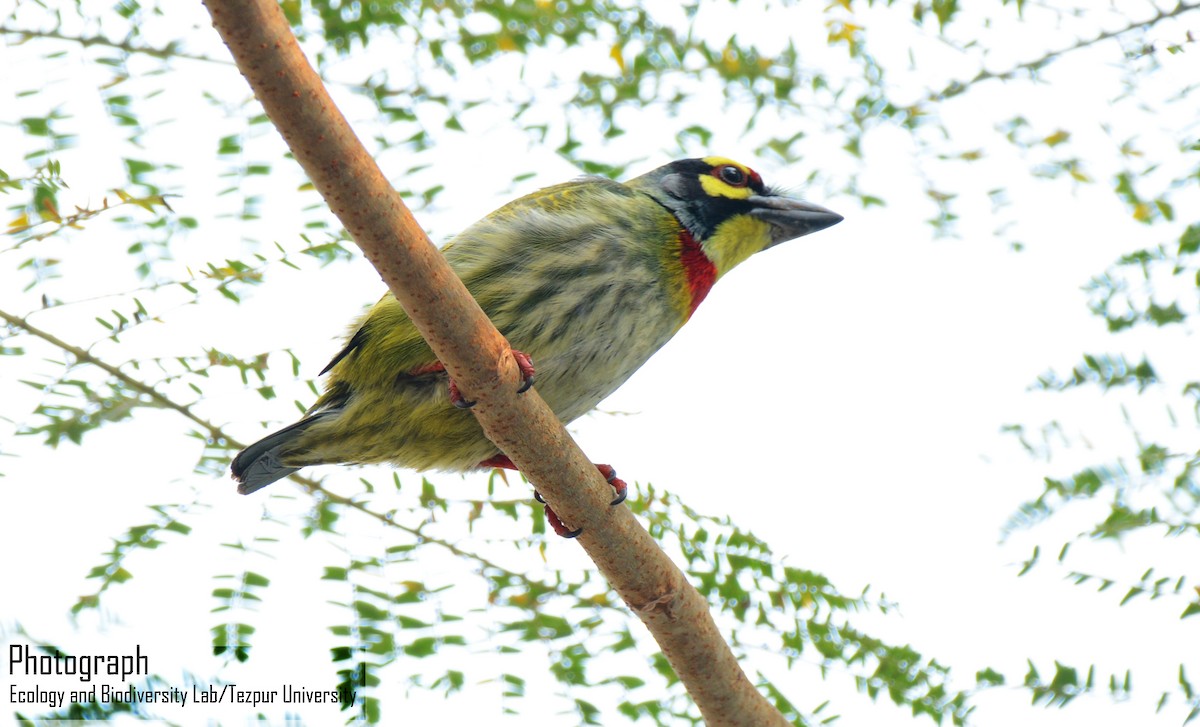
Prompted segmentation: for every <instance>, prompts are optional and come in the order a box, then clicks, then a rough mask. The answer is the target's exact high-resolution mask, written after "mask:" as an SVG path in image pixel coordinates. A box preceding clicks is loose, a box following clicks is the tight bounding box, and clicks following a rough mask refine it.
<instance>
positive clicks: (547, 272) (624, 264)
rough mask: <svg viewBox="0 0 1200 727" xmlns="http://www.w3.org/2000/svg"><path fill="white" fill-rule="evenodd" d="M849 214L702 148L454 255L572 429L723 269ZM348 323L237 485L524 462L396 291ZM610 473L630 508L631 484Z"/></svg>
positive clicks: (475, 236)
mask: <svg viewBox="0 0 1200 727" xmlns="http://www.w3.org/2000/svg"><path fill="white" fill-rule="evenodd" d="M841 220H842V218H841V216H840V215H838V214H836V213H834V212H831V211H829V210H827V209H825V208H824V207H820V206H818V205H815V204H809V203H806V202H801V201H799V200H796V199H792V198H789V197H786V196H783V195H781V194H780V193H778V192H776V191H774V190H772V189H771V188H769V187H767V186H766V185H765V184H763V181H762V178H761V177H760V176H759V175H758V174H757V173H756V172H755V171H754V170H752V169H750V168H749V167H746V166H744V165H742V164H739V163H737V162H735V161H732V160H730V159H726V158H724V157H705V158H703V159H683V160H679V161H675V162H671V163H670V164H667V165H666V166H663V167H659V168H658V169H655V170H654V171H651V172H649V173H647V174H643V175H642V176H640V177H636V178H634V179H631V180H630V181H628V182H624V183H620V182H614V181H611V180H608V179H602V178H584V179H579V180H576V181H572V182H567V183H565V184H559V185H556V186H553V187H548V188H546V189H543V190H541V191H538V192H535V193H533V194H530V195H528V196H525V197H522V198H520V199H518V200H516V201H514V202H510V203H508V204H507V205H505V206H503V207H501V208H500V209H499V210H497V211H495V212H493V213H492V214H490V215H488V216H487V217H485V218H483V219H482V220H480V221H478V222H476V223H475V224H473V225H471V226H470V227H468V228H467V229H466V230H464V231H463V232H462V233H460V234H459V235H458V236H456V237H455V238H454V239H453V240H451V241H450V242H449V243H447V244H446V245H445V246H444V247H443V248H442V252H443V253H444V254H445V256H446V259H447V261H448V262H449V263H450V267H451V268H453V270H454V272H455V273H456V274H457V275H458V276H459V277H460V278H461V279H462V281H463V283H464V284H466V287H467V290H469V291H470V292H471V295H473V296H474V297H475V300H477V301H478V302H479V305H480V306H481V307H482V308H483V310H484V312H485V313H487V315H488V317H489V318H491V320H492V322H493V323H494V324H495V325H496V328H497V329H499V331H500V333H501V334H503V335H504V336H505V338H507V339H508V341H509V343H510V344H511V346H512V348H513V350H514V352H515V354H514V355H515V356H516V358H517V361H518V364H519V365H520V368H521V371H522V373H523V375H524V376H525V387H523V389H524V388H528V386H530V385H531V384H532V383H533V380H534V378H533V376H534V362H536V366H537V388H538V392H539V393H540V394H541V396H542V398H543V399H545V401H546V403H547V404H549V406H550V408H551V409H552V410H553V411H554V413H555V414H556V415H557V416H558V418H559V419H560V420H561V421H562V422H563V423H567V422H570V421H572V420H574V419H576V418H578V417H580V416H582V415H583V414H585V413H587V412H588V411H590V410H592V409H593V408H595V407H596V405H597V404H599V403H600V401H601V400H602V399H604V398H605V397H607V396H608V395H609V394H611V393H613V392H614V391H616V389H617V388H618V387H619V386H621V384H623V383H625V381H626V380H627V379H628V378H629V377H630V376H632V375H633V372H635V371H637V370H638V369H639V368H640V367H641V366H642V364H644V363H646V361H647V360H648V359H649V358H650V356H652V355H653V354H654V353H655V352H656V351H658V349H660V348H662V346H663V344H665V343H666V342H667V341H669V340H670V339H671V337H672V336H674V335H675V332H676V331H678V330H679V329H680V328H681V327H682V326H683V324H684V323H686V322H687V321H688V319H689V318H691V316H692V314H693V313H695V311H696V307H697V306H699V305H700V303H701V301H703V300H704V297H705V296H706V295H707V294H708V291H709V289H710V288H711V287H712V285H713V283H715V282H716V281H717V279H718V278H720V277H721V276H723V275H725V274H726V273H728V272H729V271H730V270H732V269H733V268H734V267H735V266H737V265H738V264H739V263H741V262H742V261H744V260H745V259H746V258H748V257H750V256H751V255H753V254H754V253H757V252H761V251H762V250H766V249H767V248H770V247H774V246H775V245H778V244H779V243H781V242H785V241H787V240H791V239H793V238H797V237H801V236H803V235H807V234H809V233H812V232H817V231H819V230H823V229H825V228H826V227H830V226H831V225H835V224H837V223H838V222H840V221H841ZM351 330H352V335H350V337H349V340H348V341H347V342H346V345H345V347H344V348H342V350H341V351H340V352H338V354H337V355H336V356H334V358H333V360H332V361H330V363H329V365H328V366H326V367H325V369H324V370H323V371H322V372H321V373H322V374H325V373H328V374H329V378H328V379H327V380H326V382H325V391H324V393H323V394H322V395H321V397H320V398H319V399H317V401H316V403H315V404H313V406H312V408H311V409H309V410H308V411H307V412H305V415H304V418H302V419H301V420H300V421H298V422H296V423H294V424H292V425H290V426H287V427H285V428H283V429H281V430H279V431H277V432H275V433H273V434H270V435H268V436H267V437H265V438H263V439H262V440H260V441H258V442H256V443H254V444H252V445H250V446H249V447H247V448H246V449H244V450H243V451H242V452H240V453H239V454H238V455H237V456H236V457H235V458H234V460H233V463H232V472H233V477H234V479H235V480H237V481H238V482H239V483H240V484H239V486H238V492H240V493H242V494H249V493H251V492H255V491H257V490H260V489H262V488H263V487H266V486H267V485H269V484H271V483H272V482H274V481H275V480H278V479H280V478H282V477H286V476H287V475H289V474H291V473H293V472H295V471H297V470H299V469H300V468H302V467H307V466H310V465H318V464H334V463H347V464H367V463H373V462H391V463H393V464H395V465H397V466H401V467H409V468H412V469H415V470H447V471H465V470H470V469H475V468H479V467H508V468H514V467H513V465H512V462H511V461H509V460H508V458H507V457H505V456H504V455H503V453H501V452H500V451H499V450H498V449H497V448H496V445H494V444H492V442H491V441H490V440H488V438H487V437H485V436H484V434H483V430H482V429H481V428H480V426H479V424H478V423H477V421H476V419H475V417H474V416H473V415H472V414H471V413H470V412H468V411H464V408H465V407H468V406H469V405H470V402H465V401H463V399H462V397H461V396H460V395H459V394H458V391H457V388H456V387H455V386H454V382H453V381H451V380H450V379H449V377H448V375H447V374H446V371H445V369H444V368H443V367H442V366H441V364H440V363H439V362H438V360H437V358H436V357H435V356H434V354H433V351H432V350H431V349H430V348H429V346H428V344H426V343H425V341H424V339H422V338H421V335H420V334H419V333H418V332H417V329H416V327H415V326H413V323H412V321H411V320H410V319H409V317H408V315H407V314H406V313H405V312H404V309H403V308H401V306H400V304H399V303H398V302H397V301H396V299H395V298H394V297H393V296H392V294H391V293H390V292H389V293H386V294H384V296H383V298H381V299H380V300H379V302H378V303H376V304H375V305H374V307H372V308H371V309H370V310H369V311H368V312H367V313H366V314H365V315H364V316H363V317H362V318H361V319H360V320H359V321H358V322H357V323H356V324H355V325H354V326H353V327H352V329H351ZM523 389H522V390H523ZM598 467H599V468H600V469H601V472H602V473H604V474H605V476H606V477H607V478H608V480H609V482H610V483H611V484H612V485H613V486H614V487H615V488H616V489H617V491H618V497H617V499H616V500H615V501H614V503H617V502H620V501H621V500H622V499H624V488H625V485H624V482H622V481H621V480H618V479H616V475H615V472H614V471H613V470H612V468H611V467H608V466H606V465H598ZM514 469H515V468H514ZM539 499H540V498H539ZM547 517H548V518H550V522H551V524H552V525H553V526H554V528H555V530H556V531H558V532H559V534H562V535H572V534H577V533H572V532H571V531H567V530H566V529H565V528H564V527H562V523H561V522H559V521H558V519H557V517H555V516H554V515H553V513H552V512H551V511H550V510H549V508H547Z"/></svg>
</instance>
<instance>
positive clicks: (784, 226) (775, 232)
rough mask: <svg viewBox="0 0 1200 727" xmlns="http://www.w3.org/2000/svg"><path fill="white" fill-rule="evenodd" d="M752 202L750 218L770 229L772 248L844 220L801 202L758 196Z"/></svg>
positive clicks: (815, 206) (784, 198)
mask: <svg viewBox="0 0 1200 727" xmlns="http://www.w3.org/2000/svg"><path fill="white" fill-rule="evenodd" d="M749 202H750V204H752V205H753V208H752V209H751V210H750V215H751V216H752V217H757V218H758V219H760V220H762V221H763V222H766V223H767V224H769V225H770V226H771V247H774V246H775V245H778V244H779V243H781V242H787V241H788V240H794V239H796V238H797V237H803V236H805V235H809V234H812V233H814V232H820V231H821V230H824V229H825V228H826V227H833V226H834V225H836V224H837V223H839V222H841V221H842V216H841V215H839V214H838V213H837V212H831V211H829V210H827V209H825V208H824V207H822V206H821V205H819V204H811V203H809V202H801V201H800V200H798V199H789V198H788V197H775V196H769V197H768V196H762V195H755V196H753V197H751V198H750V200H749Z"/></svg>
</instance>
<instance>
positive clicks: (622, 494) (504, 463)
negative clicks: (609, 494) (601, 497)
mask: <svg viewBox="0 0 1200 727" xmlns="http://www.w3.org/2000/svg"><path fill="white" fill-rule="evenodd" d="M479 466H480V467H483V468H490V467H500V468H503V469H509V470H515V469H517V466H516V465H515V464H513V461H512V460H511V459H509V458H508V455H505V454H498V455H496V456H495V457H490V458H488V459H485V460H484V461H482V462H480V463H479ZM596 469H598V470H600V474H602V475H604V479H605V480H606V481H607V482H608V484H610V485H612V488H613V489H614V490H616V492H617V496H616V498H615V499H614V500H613V501H612V502H610V503H608V504H609V507H615V506H617V505H620V504H621V503H622V502H625V498H626V496H628V494H629V486H628V485H626V484H625V480H622V479H621V478H619V477H617V471H616V469H614V468H613V467H612V465H607V464H598V465H596ZM533 498H534V499H535V500H537V501H538V502H540V503H542V505H544V506H545V507H544V509H545V511H546V522H548V523H550V527H551V528H553V530H554V532H555V533H556V534H558V535H560V536H562V537H564V538H574V537H578V535H579V534H580V533H582V532H583V528H577V529H575V530H571V529H570V528H568V527H567V526H566V525H564V524H563V521H562V519H561V518H559V517H558V513H556V512H554V510H552V509H551V508H550V506H549V505H547V504H546V501H545V500H544V499H543V498H542V494H541V493H540V492H538V491H537V490H534V491H533Z"/></svg>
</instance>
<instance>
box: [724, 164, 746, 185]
mask: <svg viewBox="0 0 1200 727" xmlns="http://www.w3.org/2000/svg"><path fill="white" fill-rule="evenodd" d="M717 173H718V174H719V175H720V178H721V181H722V182H725V183H726V184H728V185H729V186H731V187H745V186H746V182H747V179H746V173H745V172H743V171H742V170H741V169H738V168H737V167H735V166H733V165H732V164H726V165H725V166H723V167H721V168H720V169H719V170H717Z"/></svg>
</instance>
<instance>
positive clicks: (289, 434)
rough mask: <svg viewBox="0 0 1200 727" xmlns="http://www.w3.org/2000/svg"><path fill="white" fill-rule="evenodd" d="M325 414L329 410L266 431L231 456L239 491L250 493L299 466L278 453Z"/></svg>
mask: <svg viewBox="0 0 1200 727" xmlns="http://www.w3.org/2000/svg"><path fill="white" fill-rule="evenodd" d="M326 416H328V412H322V413H320V414H314V415H313V416H310V417H306V418H304V419H301V420H300V421H298V422H296V423H295V424H291V425H289V426H286V427H284V428H283V429H280V430H279V431H278V432H274V433H272V434H268V435H267V436H265V437H263V438H262V439H260V440H258V441H257V442H255V443H254V444H251V445H250V446H249V447H246V448H245V449H243V450H242V451H241V452H238V454H237V456H236V457H234V458H233V462H232V463H231V464H230V467H229V469H230V470H231V471H232V473H233V479H235V480H237V482H238V492H239V493H241V494H243V495H249V494H250V493H251V492H257V491H259V490H261V489H262V488H264V487H266V486H267V485H269V484H271V483H272V482H274V481H275V480H279V479H283V478H284V477H287V476H288V475H290V474H292V473H293V472H296V471H298V470H299V469H300V468H299V467H289V466H288V465H285V464H284V463H283V462H282V461H281V460H280V453H281V452H282V451H283V450H284V449H285V448H287V446H288V445H289V444H291V443H292V442H293V441H295V439H296V438H297V437H299V436H300V435H301V434H303V433H304V430H306V429H308V428H309V427H311V426H312V425H313V424H315V423H316V422H318V421H320V420H321V419H323V418H324V417H326Z"/></svg>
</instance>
